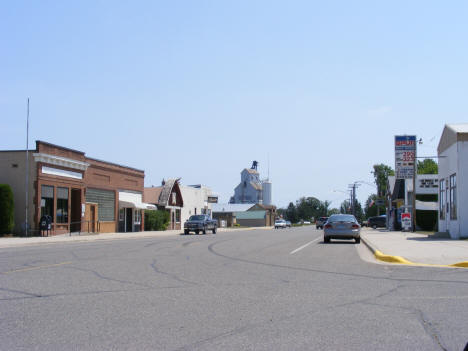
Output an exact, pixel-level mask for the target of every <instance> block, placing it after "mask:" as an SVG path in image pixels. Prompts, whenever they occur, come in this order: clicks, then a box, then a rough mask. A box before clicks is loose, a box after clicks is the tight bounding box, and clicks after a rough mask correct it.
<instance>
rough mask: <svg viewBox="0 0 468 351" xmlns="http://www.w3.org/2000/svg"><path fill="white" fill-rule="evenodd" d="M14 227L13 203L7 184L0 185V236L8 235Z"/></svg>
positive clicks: (11, 192) (11, 193)
mask: <svg viewBox="0 0 468 351" xmlns="http://www.w3.org/2000/svg"><path fill="white" fill-rule="evenodd" d="M14 227H15V203H14V200H13V191H12V190H11V187H10V186H9V185H8V184H0V234H10V233H11V232H12V231H13V228H14Z"/></svg>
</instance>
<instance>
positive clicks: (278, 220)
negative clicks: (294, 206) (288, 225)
mask: <svg viewBox="0 0 468 351" xmlns="http://www.w3.org/2000/svg"><path fill="white" fill-rule="evenodd" d="M282 222H284V220H283V219H277V220H276V223H282Z"/></svg>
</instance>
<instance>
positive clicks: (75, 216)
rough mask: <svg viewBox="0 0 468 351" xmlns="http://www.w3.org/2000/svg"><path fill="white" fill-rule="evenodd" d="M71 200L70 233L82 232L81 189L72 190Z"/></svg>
mask: <svg viewBox="0 0 468 351" xmlns="http://www.w3.org/2000/svg"><path fill="white" fill-rule="evenodd" d="M70 200H71V201H70V210H71V211H70V219H71V220H70V232H79V231H81V189H72V190H71V198H70Z"/></svg>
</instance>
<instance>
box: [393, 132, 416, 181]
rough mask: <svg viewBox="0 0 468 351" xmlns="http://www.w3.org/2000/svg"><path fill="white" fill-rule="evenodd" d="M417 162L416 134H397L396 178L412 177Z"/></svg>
mask: <svg viewBox="0 0 468 351" xmlns="http://www.w3.org/2000/svg"><path fill="white" fill-rule="evenodd" d="M414 162H416V135H395V176H396V179H410V178H413V174H414V168H415V165H414Z"/></svg>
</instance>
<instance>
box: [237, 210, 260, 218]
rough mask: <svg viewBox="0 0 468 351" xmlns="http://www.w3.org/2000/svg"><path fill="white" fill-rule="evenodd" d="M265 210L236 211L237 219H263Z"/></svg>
mask: <svg viewBox="0 0 468 351" xmlns="http://www.w3.org/2000/svg"><path fill="white" fill-rule="evenodd" d="M265 213H266V211H246V212H236V213H235V216H236V218H237V219H264V218H265Z"/></svg>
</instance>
